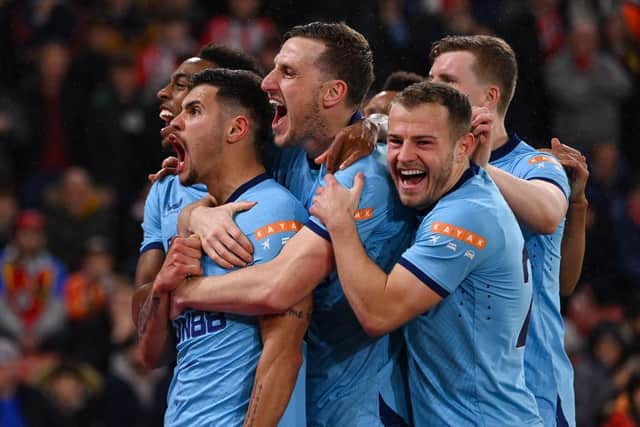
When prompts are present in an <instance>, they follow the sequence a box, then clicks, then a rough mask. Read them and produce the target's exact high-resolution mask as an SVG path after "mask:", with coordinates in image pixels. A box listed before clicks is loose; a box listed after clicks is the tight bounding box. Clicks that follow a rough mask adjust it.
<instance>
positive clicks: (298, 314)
mask: <svg viewBox="0 0 640 427" xmlns="http://www.w3.org/2000/svg"><path fill="white" fill-rule="evenodd" d="M285 316H287V317H294V318H296V319H300V320H306V321H309V320H311V311H306V312H305V311H302V310H294V309H293V308H290V309H288V310H287V311H285V312H282V313H276V314H269V315H266V316H265V317H266V318H272V317H285Z"/></svg>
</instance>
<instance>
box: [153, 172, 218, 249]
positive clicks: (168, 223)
mask: <svg viewBox="0 0 640 427" xmlns="http://www.w3.org/2000/svg"><path fill="white" fill-rule="evenodd" d="M207 194H208V192H207V186H206V185H204V184H196V185H192V186H190V187H186V186H184V185H182V184H180V178H179V177H178V176H177V175H169V176H167V177H165V178H163V179H162V180H160V181H156V182H154V183H153V185H152V186H151V189H150V190H149V194H148V195H147V199H146V200H145V203H144V219H143V221H142V244H141V245H140V253H143V252H145V251H147V250H149V249H163V250H164V252H165V253H166V252H167V249H168V248H169V242H170V241H171V239H172V238H173V236H175V234H176V231H177V224H178V215H179V214H180V211H181V210H182V208H184V207H185V206H187V205H188V204H190V203H193V202H195V201H196V200H200V199H202V198H203V197H204V196H206V195H207Z"/></svg>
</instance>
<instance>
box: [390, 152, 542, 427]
mask: <svg viewBox="0 0 640 427" xmlns="http://www.w3.org/2000/svg"><path fill="white" fill-rule="evenodd" d="M399 264H401V265H402V266H404V267H405V268H407V269H408V270H409V271H411V272H412V273H413V274H414V275H415V276H416V277H417V278H418V279H420V280H421V281H422V282H423V283H424V284H425V285H426V286H428V287H429V288H430V289H431V290H433V291H434V292H436V293H437V294H438V295H440V296H441V297H442V298H443V299H442V301H440V303H439V304H437V305H436V306H434V307H432V308H431V309H430V310H429V311H427V312H426V313H424V314H422V315H420V316H418V317H417V318H415V319H414V320H412V321H411V322H409V323H408V324H407V325H406V326H405V328H404V329H405V339H406V343H407V350H408V358H409V389H410V392H411V407H412V408H413V420H414V423H415V425H416V426H444V425H447V426H456V427H463V426H487V427H489V426H525V425H526V426H542V420H541V419H540V417H539V415H538V410H537V407H536V402H535V399H534V397H533V394H532V393H531V392H530V391H529V390H528V389H527V387H526V384H525V377H524V352H525V338H526V330H527V321H528V313H529V309H530V306H531V295H532V291H531V282H530V280H529V277H528V276H529V264H528V262H527V257H526V251H525V249H524V239H523V238H522V234H521V232H520V229H519V228H518V223H517V221H516V219H515V217H514V215H513V213H512V212H511V209H509V207H508V206H507V203H506V202H505V200H504V199H503V197H502V195H501V194H500V191H499V190H498V188H497V187H496V185H495V184H494V183H493V181H492V180H491V178H490V177H489V175H488V174H487V173H486V172H485V171H484V170H483V169H480V168H478V167H477V166H475V165H472V167H471V168H469V169H468V170H467V171H466V172H465V174H464V175H463V176H462V178H461V179H460V181H459V182H458V183H457V184H456V186H454V188H453V189H452V190H450V191H449V192H448V193H447V194H445V195H444V196H443V197H442V198H441V199H440V200H439V201H438V202H437V203H436V205H435V206H434V207H433V208H432V209H431V211H430V212H428V213H427V214H426V216H425V217H424V218H423V220H422V222H421V224H420V226H419V228H418V231H417V233H416V238H415V242H414V243H413V245H412V246H411V247H410V248H409V249H407V251H406V252H405V253H404V254H403V255H402V257H401V258H400V260H399ZM527 345H528V342H527Z"/></svg>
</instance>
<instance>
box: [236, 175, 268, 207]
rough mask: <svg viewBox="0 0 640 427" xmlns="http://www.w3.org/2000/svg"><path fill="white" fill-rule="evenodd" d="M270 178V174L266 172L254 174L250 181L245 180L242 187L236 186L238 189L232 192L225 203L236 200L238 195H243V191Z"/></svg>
mask: <svg viewBox="0 0 640 427" xmlns="http://www.w3.org/2000/svg"><path fill="white" fill-rule="evenodd" d="M269 178H270V176H269V175H267V174H266V173H261V174H260V175H258V176H254V177H253V178H251V179H250V180H249V181H247V182H245V183H244V184H242V185H241V186H240V187H238V188H236V190H235V191H234V192H233V193H231V195H230V196H229V198H228V199H227V200H226V201H225V203H231V202H235V201H236V200H238V197H240V196H241V195H242V193H244V192H245V191H247V190H249V189H250V188H251V187H255V186H256V185H258V184H260V183H261V182H262V181H265V180H267V179H269Z"/></svg>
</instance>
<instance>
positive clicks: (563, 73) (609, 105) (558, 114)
mask: <svg viewBox="0 0 640 427" xmlns="http://www.w3.org/2000/svg"><path fill="white" fill-rule="evenodd" d="M598 49H599V37H598V29H597V27H596V25H595V24H594V23H593V22H592V21H589V20H587V19H585V18H581V19H578V20H577V21H576V22H575V23H574V25H573V29H572V31H571V34H570V38H569V46H568V48H567V49H565V50H564V51H563V52H562V53H560V54H559V55H558V57H557V58H555V59H554V60H553V61H552V62H551V63H550V64H548V66H547V68H546V71H545V72H546V76H545V78H546V82H547V85H548V86H547V88H548V90H549V95H550V97H551V99H552V102H553V108H554V114H553V119H552V130H553V134H554V135H555V136H557V137H559V138H560V140H561V141H563V143H565V144H568V145H570V146H572V147H576V148H578V149H579V150H580V151H582V152H584V153H589V152H591V149H592V148H593V146H594V145H595V144H598V143H613V144H616V145H617V144H620V142H621V141H620V121H621V116H620V107H621V103H622V101H623V100H625V98H626V97H628V96H629V95H630V94H631V82H630V80H629V77H628V76H627V74H626V72H625V70H624V69H622V68H621V67H620V65H618V64H617V63H616V62H615V61H614V60H613V59H612V58H611V57H610V56H609V55H607V54H605V53H602V52H600V51H599V50H598Z"/></svg>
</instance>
